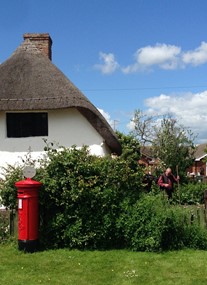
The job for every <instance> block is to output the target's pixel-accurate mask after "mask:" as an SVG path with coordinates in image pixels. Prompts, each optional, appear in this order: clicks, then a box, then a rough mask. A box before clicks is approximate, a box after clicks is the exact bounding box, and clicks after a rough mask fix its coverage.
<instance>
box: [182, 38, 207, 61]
mask: <svg viewBox="0 0 207 285" xmlns="http://www.w3.org/2000/svg"><path fill="white" fill-rule="evenodd" d="M182 60H183V62H184V63H185V64H192V65H194V66H197V65H201V64H205V63H206V62H207V43H205V42H202V43H201V45H200V46H199V47H198V48H196V49H195V50H194V51H188V52H185V53H183V56H182Z"/></svg>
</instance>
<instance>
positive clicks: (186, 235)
mask: <svg viewBox="0 0 207 285" xmlns="http://www.w3.org/2000/svg"><path fill="white" fill-rule="evenodd" d="M188 219H189V214H188V213H187V212H186V211H185V209H184V208H182V207H178V206H173V205H170V204H169V203H168V201H167V200H166V199H165V198H164V197H163V196H162V195H155V196H153V195H144V196H143V197H142V198H141V199H140V200H139V201H137V203H136V204H135V205H134V206H132V207H130V208H125V211H124V212H123V215H122V217H121V218H120V220H119V223H120V224H121V227H122V229H124V233H123V235H124V237H125V239H126V241H127V246H128V247H129V248H131V249H132V250H135V251H160V250H176V249H182V248H184V247H193V248H198V249H204V248H205V249H207V243H206V240H207V231H206V230H205V229H204V228H202V227H200V226H199V225H198V224H190V223H188V222H187V221H188ZM192 233H193V235H194V238H193V239H191V235H192Z"/></svg>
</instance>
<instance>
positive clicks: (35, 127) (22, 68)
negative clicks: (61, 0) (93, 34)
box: [0, 33, 121, 165]
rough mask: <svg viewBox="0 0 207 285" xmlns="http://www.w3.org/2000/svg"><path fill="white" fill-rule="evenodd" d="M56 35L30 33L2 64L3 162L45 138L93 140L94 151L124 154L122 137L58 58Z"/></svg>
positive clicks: (35, 148)
mask: <svg viewBox="0 0 207 285" xmlns="http://www.w3.org/2000/svg"><path fill="white" fill-rule="evenodd" d="M51 47H52V40H51V38H50V35H49V34H47V33H45V34H24V41H23V43H22V44H21V45H20V46H19V47H18V48H17V49H16V51H15V52H14V53H13V54H12V55H11V57H9V58H8V59H7V60H6V61H5V62H3V63H2V64H1V65H0V128H1V132H0V156H1V159H0V165H4V164H5V163H12V162H17V161H18V159H19V157H20V156H22V155H23V154H25V153H27V152H28V150H29V149H30V150H31V151H32V153H33V154H35V153H36V154H38V153H40V152H42V151H43V149H44V146H45V143H44V141H43V139H47V141H48V142H57V143H58V144H60V145H62V146H65V147H70V146H72V145H77V147H81V146H83V145H88V146H89V147H90V150H91V152H92V153H93V154H97V155H101V156H103V155H106V154H110V153H117V154H118V155H119V154H120V153H121V146H120V143H119V141H118V140H117V137H116V135H115V133H114V131H113V130H112V128H111V127H110V125H109V124H108V122H107V121H106V120H105V118H104V117H103V116H102V115H101V113H100V112H99V111H98V109H97V108H96V107H95V106H94V105H93V104H92V103H91V102H90V101H89V100H88V99H87V98H86V97H85V96H84V95H83V93H82V92H81V91H80V90H79V89H78V88H77V87H76V86H75V85H74V84H73V83H72V82H71V81H70V80H69V79H68V78H67V77H66V76H65V75H64V74H63V73H62V72H61V71H60V70H59V69H58V68H57V67H56V66H55V65H54V64H53V63H52V61H51V54H52V52H51Z"/></svg>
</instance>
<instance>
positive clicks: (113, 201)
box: [37, 147, 142, 248]
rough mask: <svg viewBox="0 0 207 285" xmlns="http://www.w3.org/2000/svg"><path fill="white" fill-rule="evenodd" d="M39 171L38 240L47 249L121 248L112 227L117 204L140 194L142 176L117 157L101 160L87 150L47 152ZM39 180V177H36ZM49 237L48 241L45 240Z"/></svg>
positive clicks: (118, 209) (120, 242)
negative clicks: (39, 218) (39, 233)
mask: <svg viewBox="0 0 207 285" xmlns="http://www.w3.org/2000/svg"><path fill="white" fill-rule="evenodd" d="M48 156H49V163H46V165H44V167H43V169H42V171H40V172H39V174H38V175H39V178H38V179H39V180H41V182H43V185H44V187H43V189H42V191H40V204H41V227H40V230H41V236H42V242H43V244H44V245H45V246H47V247H54V246H55V247H70V248H106V247H107V248H109V247H115V246H116V247H117V246H118V247H120V246H122V239H121V238H120V235H119V233H118V229H117V227H116V219H117V218H118V217H119V215H120V210H121V208H120V203H122V201H123V199H125V197H128V198H129V203H131V204H133V203H134V202H135V201H137V199H139V195H140V192H141V187H140V186H139V185H141V179H142V172H141V171H139V170H138V166H137V168H136V169H135V168H134V165H133V168H132V167H131V164H129V163H128V162H127V161H126V160H124V159H122V158H116V159H111V158H110V157H105V158H100V157H96V156H92V155H89V153H88V149H87V148H86V147H85V148H82V149H81V150H77V149H76V148H75V147H74V148H73V149H70V150H68V149H65V148H63V149H62V150H61V151H59V152H57V151H54V150H50V151H49V153H48ZM37 177H38V176H37ZM48 237H49V239H48Z"/></svg>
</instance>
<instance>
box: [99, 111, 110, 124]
mask: <svg viewBox="0 0 207 285" xmlns="http://www.w3.org/2000/svg"><path fill="white" fill-rule="evenodd" d="M98 110H99V112H100V113H101V115H102V116H103V117H104V118H105V119H106V121H107V122H108V123H109V125H111V126H112V125H113V120H112V119H111V117H110V115H109V113H107V112H105V111H104V110H103V109H99V108H98Z"/></svg>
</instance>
